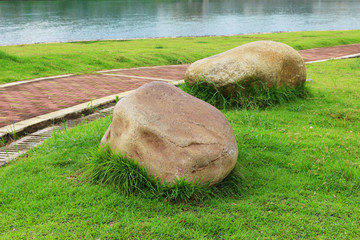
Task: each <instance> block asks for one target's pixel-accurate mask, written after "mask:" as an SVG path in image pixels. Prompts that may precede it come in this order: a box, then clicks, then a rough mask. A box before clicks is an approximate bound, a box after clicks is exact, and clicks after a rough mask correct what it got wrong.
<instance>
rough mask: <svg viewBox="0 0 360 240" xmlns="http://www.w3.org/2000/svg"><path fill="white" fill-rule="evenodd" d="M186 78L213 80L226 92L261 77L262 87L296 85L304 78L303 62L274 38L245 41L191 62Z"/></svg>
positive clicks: (291, 49) (188, 79)
mask: <svg viewBox="0 0 360 240" xmlns="http://www.w3.org/2000/svg"><path fill="white" fill-rule="evenodd" d="M185 80H186V81H187V82H189V83H196V82H198V81H208V82H213V83H214V84H215V85H216V87H218V88H219V89H220V90H221V91H223V92H225V93H229V92H232V91H233V89H234V87H235V86H236V85H238V84H240V85H241V86H243V87H245V90H246V87H249V86H251V85H253V83H254V81H260V82H261V83H262V85H263V86H265V87H282V86H291V87H293V86H298V85H301V84H304V83H305V81H306V67H305V62H304V60H303V59H302V57H301V56H300V54H299V53H298V52H297V51H296V50H294V49H293V48H292V47H290V46H288V45H286V44H283V43H279V42H273V41H257V42H252V43H247V44H244V45H241V46H239V47H236V48H234V49H231V50H229V51H226V52H223V53H221V54H218V55H215V56H211V57H208V58H204V59H201V60H199V61H196V62H194V63H193V64H191V65H190V67H189V68H188V69H187V71H186V75H185Z"/></svg>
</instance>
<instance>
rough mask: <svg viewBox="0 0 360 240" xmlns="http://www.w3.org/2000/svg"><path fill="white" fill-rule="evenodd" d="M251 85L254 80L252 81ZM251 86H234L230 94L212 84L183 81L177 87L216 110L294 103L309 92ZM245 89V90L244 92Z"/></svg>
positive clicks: (298, 88)
mask: <svg viewBox="0 0 360 240" xmlns="http://www.w3.org/2000/svg"><path fill="white" fill-rule="evenodd" d="M252 82H253V83H254V82H256V80H254V81H252ZM258 83H259V84H254V85H253V86H250V87H249V86H248V87H245V88H244V87H243V86H241V85H240V84H238V85H237V86H234V91H233V92H232V93H223V91H221V90H220V89H218V88H217V87H216V86H215V84H214V83H212V82H207V81H200V82H197V83H195V84H190V83H188V82H186V81H185V83H183V84H181V85H180V86H179V87H180V89H181V90H183V91H185V92H187V93H189V94H190V95H193V96H195V97H197V98H199V99H201V100H203V101H205V102H207V103H209V104H211V105H213V106H215V107H216V108H218V109H224V110H229V109H255V108H260V109H264V108H267V107H273V106H276V105H279V104H284V103H286V102H290V101H294V100H295V99H297V98H307V97H309V96H310V95H311V94H310V91H309V89H308V88H307V87H306V86H305V84H304V85H300V86H296V87H286V86H285V87H281V88H277V87H270V88H267V87H265V86H263V83H262V82H261V81H258ZM244 89H246V90H244Z"/></svg>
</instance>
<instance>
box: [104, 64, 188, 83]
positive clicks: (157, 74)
mask: <svg viewBox="0 0 360 240" xmlns="http://www.w3.org/2000/svg"><path fill="white" fill-rule="evenodd" d="M188 67H189V65H187V64H184V65H173V66H156V67H144V68H131V69H122V70H119V71H111V72H107V73H109V74H121V75H128V76H141V77H149V78H160V79H167V80H181V79H183V77H184V73H185V72H186V69H187V68H188ZM164 72H166V74H164Z"/></svg>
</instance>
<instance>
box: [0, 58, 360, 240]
mask: <svg viewBox="0 0 360 240" xmlns="http://www.w3.org/2000/svg"><path fill="white" fill-rule="evenodd" d="M307 68H308V78H311V79H313V81H312V82H309V83H307V84H308V87H309V88H310V90H311V92H312V94H313V95H312V97H310V98H308V99H299V100H296V101H294V102H291V103H287V104H284V105H282V106H276V107H272V108H267V109H265V110H231V111H224V114H225V116H226V117H227V118H228V120H229V121H230V123H231V125H232V127H233V129H234V132H235V135H236V138H237V141H238V146H239V158H238V165H237V167H238V169H239V170H240V172H241V173H242V175H243V179H244V180H243V184H242V186H241V196H240V197H236V198H235V197H225V196H220V197H216V198H212V199H208V200H206V201H205V202H203V203H171V202H168V201H165V199H162V198H157V197H146V196H127V195H123V194H121V193H119V192H116V191H114V190H113V189H112V188H111V187H109V186H101V185H92V184H89V183H87V182H85V181H84V179H83V178H82V173H83V169H84V167H85V166H86V165H87V162H88V157H89V151H90V150H91V149H93V148H96V147H97V146H98V144H99V141H100V139H101V137H102V135H103V134H104V133H105V131H106V129H107V127H108V125H109V123H110V121H111V119H110V117H106V118H104V119H100V120H98V121H96V122H93V123H90V124H87V125H85V124H83V125H80V126H78V127H76V128H74V129H71V130H67V131H65V132H64V133H62V134H56V135H55V137H53V138H51V139H49V140H47V141H46V142H45V143H44V144H42V145H41V146H39V147H37V148H35V149H33V150H32V151H30V152H29V153H28V154H26V156H24V157H22V158H20V159H18V160H17V161H14V162H12V163H11V164H9V165H7V166H5V167H2V168H0V238H1V239H42V238H45V239H127V238H138V239H257V238H259V239H299V238H304V239H357V238H359V236H360V205H359V202H360V157H359V156H360V124H359V122H360V108H359V106H360V81H359V79H360V59H359V58H358V59H348V60H336V61H328V62H322V63H316V64H311V65H307Z"/></svg>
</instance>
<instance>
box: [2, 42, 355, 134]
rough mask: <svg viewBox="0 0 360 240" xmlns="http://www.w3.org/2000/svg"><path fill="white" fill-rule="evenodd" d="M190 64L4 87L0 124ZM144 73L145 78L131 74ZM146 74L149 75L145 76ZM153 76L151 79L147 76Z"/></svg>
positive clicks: (318, 52) (306, 53) (329, 52)
mask: <svg viewBox="0 0 360 240" xmlns="http://www.w3.org/2000/svg"><path fill="white" fill-rule="evenodd" d="M299 53H300V54H301V56H302V57H303V58H304V60H305V61H315V60H323V59H328V58H335V57H340V56H345V55H351V54H356V53H360V44H352V45H344V46H338V47H329V48H318V49H309V50H302V51H299ZM187 67H188V65H175V66H156V67H145V68H134V69H124V70H118V71H111V72H107V74H119V75H127V76H128V77H125V76H115V75H112V76H110V75H105V74H94V75H79V76H70V77H61V78H55V79H49V80H41V81H37V82H30V83H23V84H19V85H14V86H9V87H4V88H0V100H1V101H0V127H3V126H6V125H10V124H13V123H15V122H19V121H22V120H25V119H29V118H32V117H36V116H39V115H42V114H46V113H50V112H54V111H57V110H60V109H63V108H67V107H71V106H74V105H77V104H80V103H84V102H88V101H90V100H92V99H97V98H101V97H105V96H108V95H113V94H117V93H120V92H125V91H129V90H133V89H136V88H138V87H139V86H141V85H143V84H145V83H148V82H151V81H154V79H152V78H158V79H169V80H181V79H182V78H183V76H184V74H185V71H186V68H187ZM130 76H141V77H142V78H136V77H130ZM143 77H145V78H143ZM146 78H149V79H146Z"/></svg>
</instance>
